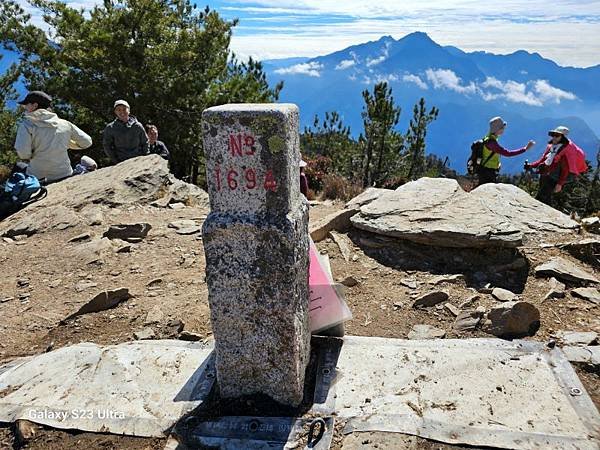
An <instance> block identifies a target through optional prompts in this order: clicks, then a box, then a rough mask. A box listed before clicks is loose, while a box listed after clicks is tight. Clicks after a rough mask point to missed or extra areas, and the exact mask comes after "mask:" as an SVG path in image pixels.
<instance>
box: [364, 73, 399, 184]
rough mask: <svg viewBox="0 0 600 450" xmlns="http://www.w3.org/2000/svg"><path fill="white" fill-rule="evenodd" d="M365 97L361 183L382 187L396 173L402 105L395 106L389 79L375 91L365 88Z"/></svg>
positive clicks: (376, 87)
mask: <svg viewBox="0 0 600 450" xmlns="http://www.w3.org/2000/svg"><path fill="white" fill-rule="evenodd" d="M362 96H363V99H364V101H365V105H364V109H363V112H362V118H363V125H364V135H361V136H360V138H359V142H360V143H361V145H362V148H363V164H362V182H363V186H364V187H368V186H372V185H377V186H379V185H381V184H382V183H383V182H384V181H385V179H386V177H387V176H388V175H389V174H390V173H392V172H393V168H394V167H395V165H396V164H397V160H398V157H399V150H400V148H401V146H402V139H401V136H400V135H399V134H398V132H397V131H395V127H396V125H398V120H399V119H400V108H399V107H397V106H396V105H395V103H394V97H393V96H392V89H391V88H390V87H388V84H387V83H386V82H381V83H377V84H376V85H375V87H374V89H373V94H371V92H369V90H364V91H363V93H362Z"/></svg>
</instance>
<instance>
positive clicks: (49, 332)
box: [0, 203, 600, 449]
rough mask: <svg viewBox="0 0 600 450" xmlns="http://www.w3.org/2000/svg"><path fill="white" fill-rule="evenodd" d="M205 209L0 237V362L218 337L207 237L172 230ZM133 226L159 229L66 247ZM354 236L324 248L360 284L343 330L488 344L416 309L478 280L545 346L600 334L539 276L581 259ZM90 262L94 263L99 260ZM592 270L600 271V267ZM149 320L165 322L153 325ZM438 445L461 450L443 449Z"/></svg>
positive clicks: (148, 211)
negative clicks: (62, 350)
mask: <svg viewBox="0 0 600 450" xmlns="http://www.w3.org/2000/svg"><path fill="white" fill-rule="evenodd" d="M342 207H343V205H342V204H339V203H337V204H333V203H326V204H319V205H316V206H314V207H312V208H311V220H317V219H319V218H320V217H323V216H325V215H327V214H329V213H330V212H332V211H335V210H337V209H340V208H342ZM205 214H206V212H205V211H203V210H200V209H196V208H192V207H188V208H185V209H182V210H172V209H162V208H155V207H150V206H136V207H129V208H127V209H113V210H111V211H110V214H109V215H108V216H107V217H106V218H105V221H104V225H98V226H93V227H87V226H83V225H80V226H78V227H76V228H70V229H68V230H63V231H52V232H48V233H43V234H39V235H38V234H36V235H33V236H31V237H29V238H26V239H24V240H20V241H16V242H5V241H0V265H1V267H2V272H3V275H2V279H1V280H0V299H6V298H11V299H10V300H8V301H5V302H3V303H0V316H1V317H2V320H1V322H0V363H2V362H5V361H8V360H11V359H13V358H15V357H20V356H27V355H34V354H38V353H41V352H44V351H47V350H49V349H56V348H59V347H62V346H66V345H71V344H76V343H79V342H95V343H99V344H114V343H120V342H126V341H130V340H133V339H134V337H133V333H134V332H135V331H139V330H141V329H143V328H148V327H150V328H152V329H153V330H154V332H155V334H156V336H157V338H167V337H176V336H177V335H178V333H179V331H181V328H182V326H183V328H184V329H185V330H187V331H191V332H194V333H197V334H199V335H200V336H201V337H203V338H206V337H209V336H210V335H211V328H210V317H209V308H208V297H207V286H206V283H205V281H204V264H205V262H204V252H203V248H202V241H201V239H199V238H198V237H197V234H192V235H179V234H177V233H176V232H175V230H174V229H173V228H169V227H168V224H169V223H170V222H172V221H174V220H179V219H193V220H196V221H197V222H198V223H201V221H202V220H203V219H204V217H205ZM127 222H131V223H134V222H148V223H150V224H151V225H152V230H151V231H150V233H149V235H148V237H147V238H146V239H144V240H143V241H142V242H140V243H138V244H132V245H131V248H130V250H129V251H128V252H123V253H115V252H114V251H113V250H108V251H103V252H101V254H100V255H99V256H98V255H96V254H94V253H93V252H92V251H91V250H90V249H89V248H88V247H86V244H85V243H69V240H70V239H72V238H73V237H75V236H77V235H80V234H82V233H86V232H90V234H91V235H92V238H94V237H100V236H101V235H102V233H103V232H104V231H105V230H106V229H107V227H108V225H109V224H113V223H127ZM347 236H348V238H349V239H350V241H351V243H352V245H351V254H350V256H349V258H348V261H346V259H345V258H344V256H343V255H342V253H341V252H340V249H339V247H338V246H337V244H336V243H335V242H334V241H333V240H331V239H326V240H325V241H323V242H320V243H318V245H317V246H318V248H319V250H320V251H321V252H323V253H326V254H328V255H329V257H330V260H331V265H332V270H333V274H334V277H335V278H336V279H338V280H342V279H344V278H345V277H347V276H352V277H354V278H355V279H356V280H358V281H359V283H358V284H357V285H356V286H354V287H351V288H347V289H346V292H345V296H346V300H347V302H348V304H349V306H350V308H351V309H352V311H353V314H354V319H353V320H352V321H351V322H349V323H348V324H347V326H346V332H347V333H348V334H352V335H362V336H383V337H395V338H406V337H407V334H408V332H409V331H410V330H411V328H412V327H413V326H414V325H416V324H431V325H435V326H436V327H439V328H443V329H444V330H446V332H447V334H446V337H448V338H467V337H484V336H485V337H489V335H487V334H486V333H484V332H483V331H481V330H477V331H474V332H465V333H456V332H454V331H453V330H452V323H453V322H454V316H453V314H452V313H451V312H450V311H449V310H448V309H447V308H444V307H443V306H442V307H433V308H428V309H426V310H415V309H413V308H412V307H411V302H412V300H413V299H414V297H415V295H416V293H419V294H420V293H425V292H428V291H430V290H438V289H443V290H446V291H448V293H449V294H450V298H449V303H451V304H452V305H454V306H458V305H460V304H461V303H463V302H464V301H465V300H466V299H467V298H469V297H470V296H472V295H474V294H476V293H477V292H476V291H475V289H474V287H475V286H476V285H483V284H485V283H488V282H489V283H490V284H492V285H494V286H502V287H506V288H508V289H511V290H513V292H515V293H517V294H519V296H520V297H521V298H522V299H524V300H527V301H529V302H531V303H533V304H534V305H535V306H537V307H538V309H539V310H540V312H541V327H540V329H539V331H538V333H537V334H536V335H535V336H534V337H532V338H529V339H535V340H539V341H547V340H549V339H550V338H551V335H552V334H553V333H555V332H556V331H557V330H572V331H596V332H598V333H600V314H599V308H598V307H597V306H594V305H593V304H591V303H588V302H586V301H584V300H581V299H578V298H575V297H573V296H571V294H570V293H567V295H566V297H565V298H564V299H556V300H543V299H544V296H545V294H546V292H547V291H548V289H549V287H548V286H549V282H548V280H545V279H538V278H535V277H534V276H533V267H535V265H537V264H538V263H541V262H544V261H545V260H547V259H549V258H550V257H551V256H555V255H558V254H560V255H561V256H563V257H566V258H569V259H572V260H573V261H577V260H576V259H574V258H573V257H572V256H571V255H568V254H566V253H565V252H563V251H561V250H558V249H556V248H544V249H542V248H539V245H538V244H539V243H538V242H535V243H534V242H532V243H528V245H527V247H526V248H523V249H520V250H518V251H517V252H515V251H512V250H510V251H508V250H507V251H502V252H498V251H495V252H486V251H483V250H481V251H466V250H462V251H459V250H446V251H440V250H439V249H428V248H426V247H423V246H418V245H414V244H410V245H409V244H402V243H386V244H385V245H383V246H382V245H378V244H377V243H376V242H375V243H374V240H373V237H372V235H368V234H365V233H361V232H358V231H350V232H349V233H348V234H347ZM573 238H576V237H575V236H573ZM557 239H558V238H557ZM561 239H564V237H561ZM17 258H18V259H17ZM522 259H525V260H526V264H525V265H524V266H522V267H520V268H518V269H517V270H514V271H509V272H506V271H504V272H503V273H502V275H501V276H499V275H497V272H495V270H494V267H496V268H497V267H498V266H502V265H504V266H506V265H507V264H511V263H513V262H514V261H515V260H522ZM92 260H94V262H90V261H92ZM16 261H18V263H17V262H16ZM578 263H579V264H582V263H581V262H580V261H578ZM588 269H590V267H589V266H588ZM596 269H598V268H596ZM590 270H592V269H590ZM595 272H596V275H597V276H598V275H599V272H598V270H596V271H595ZM507 273H508V276H507V275H506V274H507ZM448 274H462V275H463V276H464V277H463V279H459V280H457V281H453V282H442V283H440V284H439V285H435V286H434V285H433V284H432V283H433V282H434V281H435V279H436V278H437V277H439V276H441V275H448ZM407 281H414V282H415V283H416V288H414V289H412V288H410V287H407V286H406V284H407ZM408 284H410V283H408ZM118 287H127V288H129V290H130V292H131V293H132V295H133V298H131V299H129V300H127V301H125V302H122V303H121V304H119V305H118V306H117V307H115V308H113V309H110V310H107V311H102V312H98V313H91V314H86V315H83V316H81V317H79V318H76V319H74V320H69V321H67V322H66V323H61V320H63V319H64V318H65V317H67V316H68V315H70V314H71V313H72V312H74V311H76V310H77V309H78V308H79V306H81V304H83V303H85V302H86V301H87V300H89V299H90V298H92V297H93V296H94V295H95V294H96V293H98V292H100V291H102V290H106V289H115V288H118ZM479 295H480V298H479V299H478V300H477V301H476V302H475V303H474V307H476V306H479V305H482V306H484V307H486V308H487V309H489V308H490V306H491V305H492V304H493V303H495V301H494V300H493V299H492V297H491V296H490V295H489V294H479ZM149 314H150V316H151V317H154V319H156V322H154V323H149V322H148V319H149V317H148V316H149ZM577 370H578V373H579V375H580V377H581V379H582V381H583V383H584V384H585V386H586V388H587V389H588V392H589V394H590V395H591V396H592V399H593V400H594V402H595V403H596V406H598V407H600V382H599V381H600V375H599V374H598V372H595V373H594V372H593V371H589V372H587V371H585V370H584V369H583V368H578V369H577ZM11 430H12V428H11V426H9V425H7V424H4V425H2V424H0V448H12V447H13V446H14V447H15V448H18V444H17V443H16V442H15V438H14V435H13V433H12V431H11ZM417 441H418V442H417V444H418V446H417V447H410V448H433V447H432V446H431V444H429V443H427V442H426V441H422V440H417ZM417 444H416V445H417ZM163 446H164V439H141V438H139V439H136V438H129V437H118V436H111V435H96V434H92V433H77V432H64V431H58V430H49V429H44V428H39V432H38V434H37V435H36V437H35V438H34V439H33V440H32V441H31V442H30V443H29V445H28V447H27V448H32V449H42V448H43V449H75V448H105V449H111V448H115V449H117V448H118V449H158V448H162V447H163ZM337 447H338V448H339V443H338V445H337ZM434 447H435V448H454V447H451V446H442V445H439V444H435V446H434ZM407 448H408V447H407Z"/></svg>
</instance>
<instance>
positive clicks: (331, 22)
mask: <svg viewBox="0 0 600 450" xmlns="http://www.w3.org/2000/svg"><path fill="white" fill-rule="evenodd" d="M20 1H22V2H23V3H25V0H20ZM67 2H68V3H71V4H73V5H76V6H78V7H89V6H91V5H93V4H94V3H99V0H75V1H71V0H67ZM207 4H208V6H210V7H211V8H212V9H214V10H216V11H218V12H219V13H220V14H221V16H223V17H224V18H226V19H233V18H238V19H239V20H240V22H239V25H238V26H237V27H236V28H235V29H234V35H233V38H232V43H231V48H232V50H233V51H234V52H235V53H236V54H237V55H238V56H239V57H241V58H246V57H248V56H253V57H255V58H258V59H276V58H287V57H295V56H319V55H325V54H328V53H331V52H334V51H337V50H341V49H343V48H346V47H348V46H350V45H354V44H360V43H364V42H367V41H371V40H377V39H379V38H380V37H381V36H383V35H391V36H392V37H394V38H395V39H399V38H401V37H402V36H404V35H406V34H408V33H411V32H414V31H424V32H426V33H428V34H429V36H430V37H431V38H432V39H433V40H434V41H436V42H438V43H439V44H442V45H454V46H457V47H459V48H461V49H462V50H465V51H474V50H485V51H489V52H493V53H511V52H513V51H516V50H527V51H530V52H538V53H540V54H541V55H542V56H544V57H547V58H550V59H552V60H554V61H556V62H557V63H559V64H561V65H566V66H576V67H588V66H592V65H597V64H600V0H558V1H557V0H555V1H550V0H503V1H501V2H484V1H480V0H375V1H369V0H235V1H234V0H218V1H208V2H206V1H205V2H197V5H198V7H204V6H206V5H207ZM37 20H40V18H39V16H38V17H37Z"/></svg>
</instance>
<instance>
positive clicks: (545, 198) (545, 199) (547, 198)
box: [535, 175, 557, 206]
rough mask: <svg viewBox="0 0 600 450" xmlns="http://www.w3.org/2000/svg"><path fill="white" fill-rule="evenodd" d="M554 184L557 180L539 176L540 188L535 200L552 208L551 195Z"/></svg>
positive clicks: (547, 176)
mask: <svg viewBox="0 0 600 450" xmlns="http://www.w3.org/2000/svg"><path fill="white" fill-rule="evenodd" d="M556 183H557V180H555V179H554V178H553V177H551V176H549V175H541V176H540V186H539V189H538V193H537V195H536V196H535V199H536V200H539V201H540V202H542V203H545V204H546V205H550V206H552V194H553V193H554V188H555V187H556Z"/></svg>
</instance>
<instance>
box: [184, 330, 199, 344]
mask: <svg viewBox="0 0 600 450" xmlns="http://www.w3.org/2000/svg"><path fill="white" fill-rule="evenodd" d="M179 339H181V340H182V341H190V342H197V341H201V340H202V339H203V336H202V335H201V334H198V333H193V332H191V331H186V330H184V331H182V332H181V333H179Z"/></svg>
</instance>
